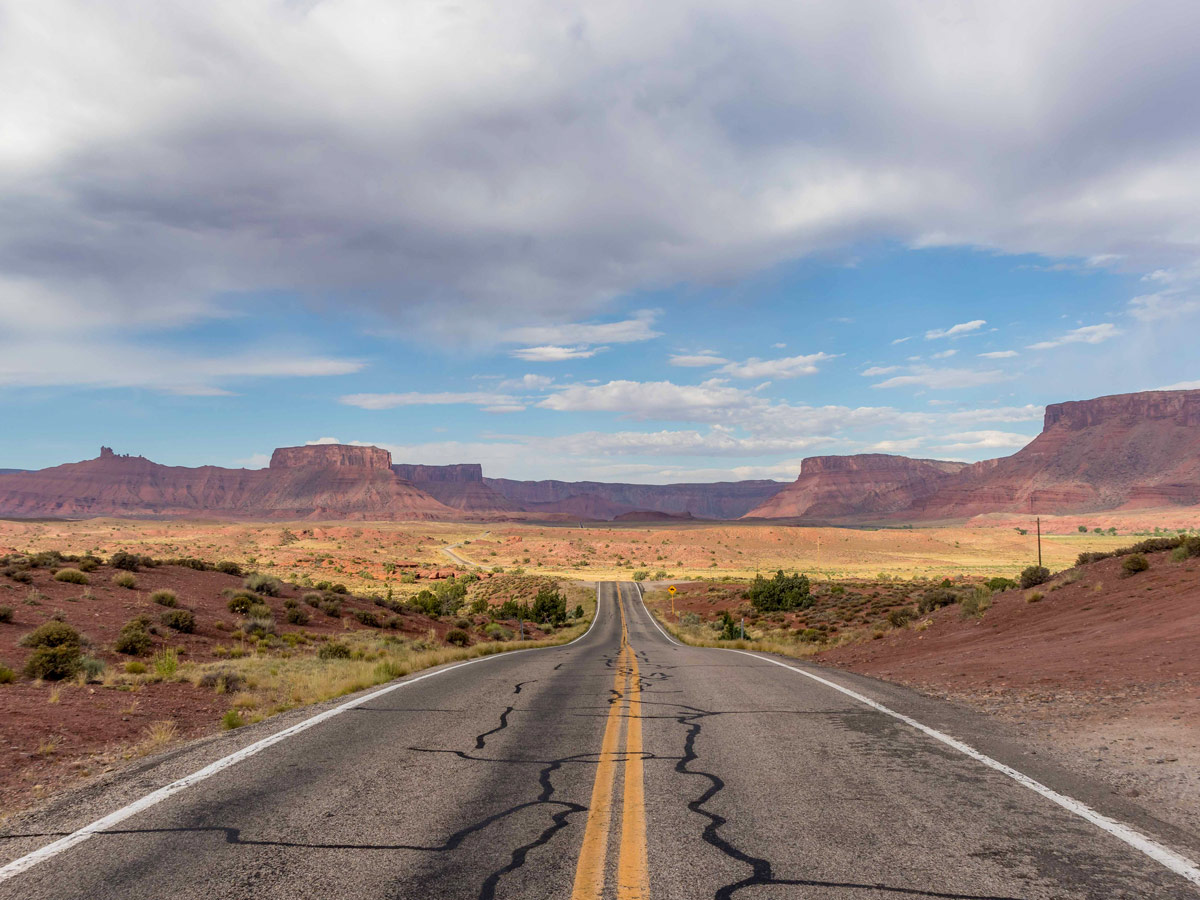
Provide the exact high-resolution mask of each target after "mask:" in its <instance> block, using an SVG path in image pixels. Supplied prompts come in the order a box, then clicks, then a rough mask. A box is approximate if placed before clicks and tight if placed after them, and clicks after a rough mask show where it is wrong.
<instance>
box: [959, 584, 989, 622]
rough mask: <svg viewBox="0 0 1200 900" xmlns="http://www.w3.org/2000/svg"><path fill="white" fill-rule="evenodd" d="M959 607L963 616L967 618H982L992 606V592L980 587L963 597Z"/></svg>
mask: <svg viewBox="0 0 1200 900" xmlns="http://www.w3.org/2000/svg"><path fill="white" fill-rule="evenodd" d="M959 605H960V606H961V607H962V614H963V616H964V618H965V617H967V616H982V615H983V614H984V613H985V612H987V610H988V608H989V607H990V606H991V605H992V592H991V591H990V590H988V588H986V587H978V588H976V589H975V590H973V591H971V593H969V594H967V596H965V597H963V598H962V600H961V601H960V603H959Z"/></svg>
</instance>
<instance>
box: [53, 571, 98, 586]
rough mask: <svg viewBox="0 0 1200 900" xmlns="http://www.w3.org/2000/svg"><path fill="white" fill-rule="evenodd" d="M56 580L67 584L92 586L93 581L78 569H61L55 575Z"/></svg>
mask: <svg viewBox="0 0 1200 900" xmlns="http://www.w3.org/2000/svg"><path fill="white" fill-rule="evenodd" d="M54 580H55V581H62V582H66V583H67V584H91V581H92V580H91V579H90V578H88V577H87V576H86V575H85V574H83V573H82V572H80V571H79V570H78V569H59V570H58V571H57V572H55V573H54Z"/></svg>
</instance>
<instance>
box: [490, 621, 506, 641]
mask: <svg viewBox="0 0 1200 900" xmlns="http://www.w3.org/2000/svg"><path fill="white" fill-rule="evenodd" d="M483 633H484V634H485V635H487V636H488V637H489V638H491V639H492V640H493V641H511V640H512V637H513V633H512V632H511V631H509V630H508V629H507V628H505V627H504V626H503V625H500V624H498V623H496V622H492V623H491V624H490V625H487V626H485V627H484V629H483Z"/></svg>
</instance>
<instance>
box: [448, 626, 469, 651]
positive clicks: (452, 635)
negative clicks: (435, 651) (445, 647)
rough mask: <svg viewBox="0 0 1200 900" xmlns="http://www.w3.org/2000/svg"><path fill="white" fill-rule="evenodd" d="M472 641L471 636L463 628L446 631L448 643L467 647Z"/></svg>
mask: <svg viewBox="0 0 1200 900" xmlns="http://www.w3.org/2000/svg"><path fill="white" fill-rule="evenodd" d="M470 642H471V637H470V635H468V634H467V633H466V632H465V631H463V630H462V629H461V628H451V629H450V630H449V631H447V632H446V643H448V644H454V645H456V646H458V647H465V646H467V644H469V643H470Z"/></svg>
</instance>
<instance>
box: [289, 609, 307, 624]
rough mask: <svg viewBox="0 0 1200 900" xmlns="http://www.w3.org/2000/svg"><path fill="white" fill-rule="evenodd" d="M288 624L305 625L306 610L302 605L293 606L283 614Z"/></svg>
mask: <svg viewBox="0 0 1200 900" xmlns="http://www.w3.org/2000/svg"><path fill="white" fill-rule="evenodd" d="M284 618H285V619H286V620H287V623H288V624H289V625H307V624H308V611H307V610H305V609H304V607H302V606H293V607H290V608H289V609H288V611H287V612H286V613H285V614H284Z"/></svg>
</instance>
